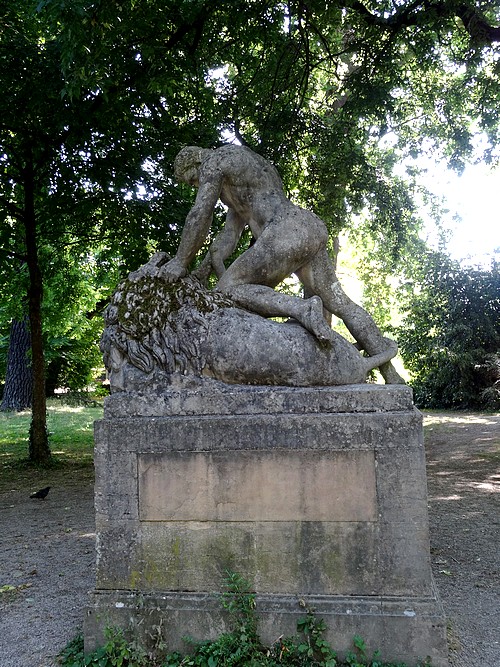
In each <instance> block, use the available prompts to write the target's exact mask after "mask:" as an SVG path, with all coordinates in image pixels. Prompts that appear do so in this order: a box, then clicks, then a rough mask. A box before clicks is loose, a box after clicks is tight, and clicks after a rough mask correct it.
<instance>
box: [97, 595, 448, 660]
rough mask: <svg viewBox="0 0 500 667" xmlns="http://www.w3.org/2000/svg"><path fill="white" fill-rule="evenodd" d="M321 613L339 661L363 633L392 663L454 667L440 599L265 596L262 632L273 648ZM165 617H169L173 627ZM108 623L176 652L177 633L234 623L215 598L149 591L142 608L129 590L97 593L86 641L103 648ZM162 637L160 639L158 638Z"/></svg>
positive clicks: (260, 605)
mask: <svg viewBox="0 0 500 667" xmlns="http://www.w3.org/2000/svg"><path fill="white" fill-rule="evenodd" d="M305 606H307V607H309V608H312V609H315V610H316V614H317V616H318V617H319V618H323V619H324V620H325V622H326V625H327V630H326V635H325V638H326V639H327V640H328V641H329V642H330V643H331V645H332V646H335V649H336V650H337V651H338V654H339V657H343V656H345V654H346V653H347V652H348V651H349V650H352V638H353V637H354V635H356V634H358V635H359V634H360V632H361V634H362V637H363V639H364V640H365V642H366V644H367V646H368V647H369V650H370V649H373V647H377V648H378V649H379V650H380V651H381V654H382V656H383V657H384V659H390V660H391V661H393V662H398V663H399V662H403V661H404V662H406V664H408V665H412V664H415V663H416V662H417V660H419V659H425V658H426V657H430V658H431V660H432V665H433V667H447V666H448V661H447V658H446V649H445V646H446V645H445V641H446V626H445V623H444V616H443V610H442V607H441V605H440V603H439V602H438V601H436V599H435V598H432V599H428V598H418V597H408V598H401V597H400V598H394V597H388V598H384V597H374V598H372V597H362V596H329V595H320V596H314V595H302V596H300V599H299V598H298V597H297V596H295V595H276V594H272V595H264V594H258V595H257V597H256V611H257V614H258V617H259V625H258V632H259V635H260V636H261V638H262V640H263V641H264V642H265V643H266V644H268V645H271V644H273V643H274V642H276V641H278V639H279V637H280V636H281V635H283V636H285V637H289V636H293V635H295V634H296V625H297V621H298V620H299V619H301V618H303V617H304V615H305V609H304V607H305ZM165 619H168V621H167V623H165ZM105 621H106V622H107V623H108V624H109V625H116V626H121V627H125V628H127V627H130V626H131V624H133V627H134V629H135V635H136V636H138V638H139V640H140V641H143V642H145V643H147V642H148V641H151V636H150V633H151V628H161V629H162V630H163V631H162V633H161V637H160V638H161V639H163V640H167V641H169V642H170V644H169V645H170V646H171V647H172V649H174V650H180V651H186V650H188V649H189V646H188V645H187V644H186V642H185V641H184V640H183V638H182V637H181V636H180V635H179V634H176V635H175V636H174V637H173V636H172V634H171V632H170V631H171V629H172V628H176V627H179V626H181V627H185V623H186V621H188V623H189V636H190V637H193V638H195V639H196V638H207V637H217V636H219V635H220V634H221V633H223V632H226V631H228V630H229V629H230V619H228V616H227V614H225V613H224V612H223V611H222V609H221V605H220V600H219V599H218V597H217V595H215V594H212V593H188V592H178V593H177V592H164V593H161V594H157V593H156V594H155V593H150V594H149V593H146V594H144V595H142V596H141V604H140V605H138V600H137V594H135V593H133V592H129V591H97V592H96V594H95V595H94V597H93V600H92V604H91V606H89V608H88V609H87V617H86V623H85V627H86V639H87V641H88V643H89V645H97V644H99V643H101V642H102V639H103V634H102V630H103V628H104V627H105ZM153 636H154V637H155V638H156V635H153Z"/></svg>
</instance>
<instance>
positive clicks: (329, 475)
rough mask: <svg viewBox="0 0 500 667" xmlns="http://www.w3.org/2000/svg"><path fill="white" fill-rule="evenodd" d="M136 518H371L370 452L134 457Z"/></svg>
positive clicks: (373, 500)
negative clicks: (137, 470) (136, 463)
mask: <svg viewBox="0 0 500 667" xmlns="http://www.w3.org/2000/svg"><path fill="white" fill-rule="evenodd" d="M138 469H139V517H140V520H141V521H253V522H256V521H258V522H262V521H344V522H345V521H347V522H349V521H356V522H359V521H376V520H377V516H378V511H377V493H376V478H375V457H374V453H373V452H372V451H357V452H331V451H330V452H291V451H279V450H274V451H272V452H266V451H258V450H254V451H243V452H241V451H240V452H234V451H224V452H165V453H163V454H139V455H138Z"/></svg>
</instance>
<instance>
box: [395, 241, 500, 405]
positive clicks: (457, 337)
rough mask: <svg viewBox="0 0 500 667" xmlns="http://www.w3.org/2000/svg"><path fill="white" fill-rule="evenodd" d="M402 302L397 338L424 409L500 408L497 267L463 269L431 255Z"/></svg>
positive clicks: (499, 274)
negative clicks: (401, 322)
mask: <svg viewBox="0 0 500 667" xmlns="http://www.w3.org/2000/svg"><path fill="white" fill-rule="evenodd" d="M402 292H404V294H402V298H403V300H404V304H405V310H406V315H405V319H404V322H403V324H402V326H401V327H399V329H398V330H397V337H398V340H399V342H400V345H401V352H402V356H403V359H404V362H405V365H406V367H407V368H408V369H409V370H410V371H411V372H412V376H413V379H412V386H413V388H414V394H415V401H416V403H417V405H419V406H420V407H426V408H455V409H456V408H458V409H462V408H476V409H496V410H498V409H499V408H500V266H499V265H498V263H493V266H492V267H491V270H485V269H480V268H464V267H461V266H459V265H458V264H457V263H455V262H452V261H451V260H450V259H449V258H448V257H446V256H444V255H442V254H438V253H429V254H428V256H427V257H426V258H425V260H424V261H422V264H421V266H420V267H419V272H418V275H416V276H415V277H414V279H413V280H411V281H408V282H407V283H406V284H405V285H404V287H403V289H402Z"/></svg>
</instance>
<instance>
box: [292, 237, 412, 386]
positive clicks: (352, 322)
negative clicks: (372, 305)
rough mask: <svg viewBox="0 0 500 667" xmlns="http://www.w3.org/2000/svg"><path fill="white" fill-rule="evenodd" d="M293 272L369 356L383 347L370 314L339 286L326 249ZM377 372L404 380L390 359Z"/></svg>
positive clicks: (391, 379)
mask: <svg viewBox="0 0 500 667" xmlns="http://www.w3.org/2000/svg"><path fill="white" fill-rule="evenodd" d="M297 275H298V277H299V278H300V280H301V281H302V282H303V283H304V285H305V286H306V288H307V289H308V290H309V291H310V293H313V294H318V295H319V296H320V297H321V299H322V300H323V303H324V305H325V307H326V308H327V309H328V310H329V311H330V312H331V313H333V314H334V315H336V316H337V317H340V318H341V319H342V320H343V322H344V323H345V325H346V327H347V328H348V330H349V331H350V333H351V334H352V336H353V337H354V339H355V340H356V341H357V342H358V343H359V344H360V346H361V347H362V348H363V349H364V350H366V352H368V354H369V355H370V356H373V355H375V354H378V353H380V352H382V351H383V350H385V349H386V347H387V342H386V340H385V338H384V336H383V335H382V332H381V331H380V329H379V328H378V326H377V325H376V324H375V321H374V320H373V318H372V317H371V315H370V314H369V313H367V311H366V310H365V309H364V308H362V307H361V306H360V305H358V304H357V303H355V302H354V301H352V299H350V298H349V297H348V296H347V294H346V293H345V292H344V290H343V289H342V286H341V285H340V283H339V281H338V278H337V275H336V273H335V269H334V267H333V264H332V262H331V260H330V257H329V256H328V253H327V251H326V250H324V251H320V252H319V253H318V255H316V257H315V258H314V259H313V260H312V261H311V262H310V263H309V264H308V265H307V266H305V267H303V268H302V269H300V270H299V271H297ZM380 372H381V373H382V376H383V378H384V380H385V382H386V383H387V384H405V382H404V380H403V378H402V377H401V376H400V375H399V373H398V372H397V371H396V369H395V368H394V366H393V365H392V364H391V363H390V362H388V363H386V364H383V366H381V367H380Z"/></svg>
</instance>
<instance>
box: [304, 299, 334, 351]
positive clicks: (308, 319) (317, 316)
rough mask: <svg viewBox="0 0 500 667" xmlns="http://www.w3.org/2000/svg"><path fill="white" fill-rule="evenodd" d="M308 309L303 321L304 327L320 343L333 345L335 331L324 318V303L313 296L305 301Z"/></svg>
mask: <svg viewBox="0 0 500 667" xmlns="http://www.w3.org/2000/svg"><path fill="white" fill-rule="evenodd" d="M305 304H306V309H305V312H304V315H303V317H302V320H301V324H302V326H303V327H304V328H305V329H307V330H308V331H309V332H310V333H312V335H313V336H314V337H315V338H317V339H318V340H319V342H320V343H331V342H332V339H333V331H332V329H331V328H330V327H329V326H328V324H327V322H326V320H325V318H324V316H323V301H321V299H320V297H319V296H312V297H311V298H310V299H307V300H306V301H305Z"/></svg>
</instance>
